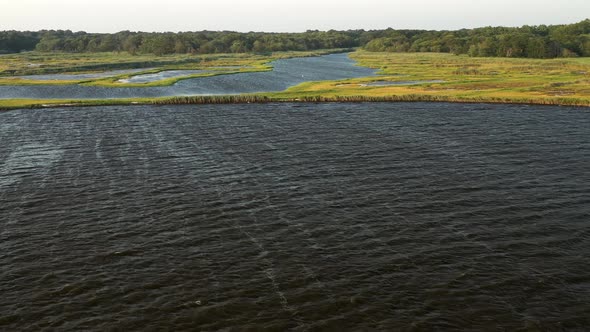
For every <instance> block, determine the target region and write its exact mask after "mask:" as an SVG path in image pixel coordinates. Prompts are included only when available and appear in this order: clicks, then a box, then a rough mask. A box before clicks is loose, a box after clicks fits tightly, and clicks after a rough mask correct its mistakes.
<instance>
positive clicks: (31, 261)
mask: <svg viewBox="0 0 590 332" xmlns="http://www.w3.org/2000/svg"><path fill="white" fill-rule="evenodd" d="M589 127H590V113H588V111H587V110H585V109H574V108H558V107H532V106H531V107H529V106H500V105H498V106H491V105H476V104H473V105H451V104H421V103H414V104H403V103H400V104H385V103H382V104H370V103H366V104H280V105H279V104H268V105H234V106H182V107H174V106H164V107H151V106H150V107H148V106H145V107H144V106H141V107H100V108H71V109H52V110H22V111H12V112H5V113H0V140H1V141H2V144H1V145H0V227H1V228H0V266H1V267H2V268H1V270H0V271H1V273H0V293H1V297H0V330H5V331H20V330H29V331H31V330H42V329H45V330H72V331H81V330H94V331H108V330H158V331H161V330H173V331H178V330H193V331H194V330H211V331H212V330H248V329H249V330H252V331H256V330H277V331H282V330H297V331H304V330H334V331H337V330H354V331H360V330H371V329H374V330H392V331H403V330H417V331H431V330H441V331H443V330H444V331H446V330H477V331H481V330H498V331H502V330H507V331H515V330H522V331H537V330H540V331H562V330H564V331H584V330H586V329H587V328H588V326H590V301H589V299H590V270H589V267H590V218H589V217H590V172H589V169H590V132H589V131H588V128H589Z"/></svg>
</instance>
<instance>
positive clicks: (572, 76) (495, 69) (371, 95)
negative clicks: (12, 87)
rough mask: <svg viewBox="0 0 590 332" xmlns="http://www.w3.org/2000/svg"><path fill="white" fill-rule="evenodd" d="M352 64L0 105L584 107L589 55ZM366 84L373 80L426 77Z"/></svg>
mask: <svg viewBox="0 0 590 332" xmlns="http://www.w3.org/2000/svg"><path fill="white" fill-rule="evenodd" d="M351 57H352V58H353V59H355V60H357V61H358V62H359V64H360V65H363V66H368V67H372V68H376V69H379V70H380V74H381V75H379V76H375V77H366V78H356V79H348V80H340V81H323V82H306V83H302V84H300V85H297V86H295V87H292V88H290V89H287V90H286V91H282V92H275V93H258V94H249V95H241V96H196V97H172V98H170V97H166V98H138V99H125V100H90V101H88V100H84V101H76V100H69V101H68V100H65V101H64V100H0V108H3V109H11V108H24V107H43V105H46V106H51V105H63V104H75V105H106V104H109V105H111V104H134V103H142V104H144V103H145V104H205V103H211V104H216V103H255V102H282V101H289V102H298V101H301V102H341V101H344V102H363V101H372V102H378V101H392V102H394V101H446V102H488V103H526V104H545V105H572V106H590V58H567V59H566V58H563V59H512V58H473V57H468V56H456V55H452V54H444V53H420V54H416V53H388V52H383V53H378V52H367V51H356V52H354V53H352V54H351ZM432 80H442V81H444V82H442V83H423V84H416V85H389V86H368V85H367V84H368V83H371V82H378V81H390V82H403V81H432Z"/></svg>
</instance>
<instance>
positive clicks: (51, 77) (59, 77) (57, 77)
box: [15, 68, 154, 81]
mask: <svg viewBox="0 0 590 332" xmlns="http://www.w3.org/2000/svg"><path fill="white" fill-rule="evenodd" d="M151 69H154V68H140V69H123V70H111V71H104V72H100V73H85V74H45V75H27V76H15V77H17V78H22V79H26V80H37V81H69V80H86V79H95V78H106V77H112V76H118V75H123V74H134V73H140V72H143V71H148V70H151Z"/></svg>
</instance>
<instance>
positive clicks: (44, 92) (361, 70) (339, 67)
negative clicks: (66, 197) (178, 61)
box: [0, 54, 375, 99]
mask: <svg viewBox="0 0 590 332" xmlns="http://www.w3.org/2000/svg"><path fill="white" fill-rule="evenodd" d="M271 64H272V66H273V67H274V69H273V71H268V72H257V73H240V74H232V75H219V76H212V77H201V78H193V79H187V80H182V81H179V82H177V83H176V84H174V85H172V86H166V87H151V88H150V87H146V88H143V87H140V88H106V87H94V86H80V85H59V86H58V85H53V86H51V85H33V86H0V99H12V98H33V99H111V98H132V97H164V96H186V95H222V94H241V93H251V92H271V91H282V90H285V89H287V88H288V87H291V86H294V85H297V84H300V83H303V82H306V81H322V80H337V79H345V78H354V77H365V76H371V75H374V74H375V70H373V69H369V68H365V67H360V66H356V63H355V62H354V61H353V60H351V59H350V58H349V57H348V55H347V54H330V55H324V56H320V57H307V58H294V59H284V60H277V61H274V62H272V63H271Z"/></svg>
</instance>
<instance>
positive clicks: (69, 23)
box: [0, 0, 590, 32]
mask: <svg viewBox="0 0 590 332" xmlns="http://www.w3.org/2000/svg"><path fill="white" fill-rule="evenodd" d="M588 17H590V0H410V1H406V0H354V1H350V0H339V1H338V0H275V1H271V0H244V1H235V0H214V1H207V0H0V30H13V29H14V30H40V29H70V30H73V31H80V30H84V31H88V32H116V31H121V30H131V31H174V32H176V31H196V30H234V31H269V32H270V31H276V32H288V31H292V32H298V31H305V30H307V29H319V30H329V29H337V30H348V29H383V28H388V27H391V28H394V29H406V28H416V29H437V30H442V29H460V28H472V27H481V26H489V25H492V26H498V25H502V26H521V25H525V24H528V25H539V24H562V23H574V22H578V21H581V20H583V19H586V18H588Z"/></svg>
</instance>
